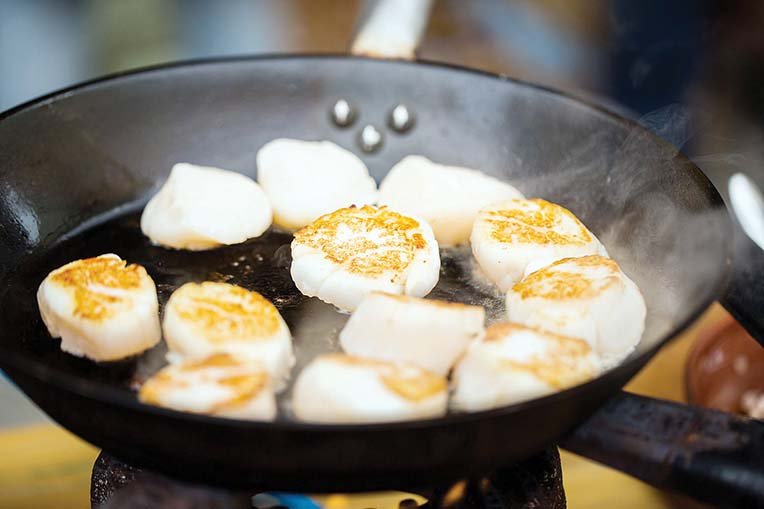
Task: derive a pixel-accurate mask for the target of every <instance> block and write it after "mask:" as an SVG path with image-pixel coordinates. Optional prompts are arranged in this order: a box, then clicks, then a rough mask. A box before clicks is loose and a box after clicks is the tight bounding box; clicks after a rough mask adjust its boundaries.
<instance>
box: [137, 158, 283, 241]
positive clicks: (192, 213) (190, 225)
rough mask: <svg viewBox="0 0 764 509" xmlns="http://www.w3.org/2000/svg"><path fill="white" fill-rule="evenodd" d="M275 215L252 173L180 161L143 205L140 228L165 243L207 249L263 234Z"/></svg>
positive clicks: (152, 237)
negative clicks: (250, 174)
mask: <svg viewBox="0 0 764 509" xmlns="http://www.w3.org/2000/svg"><path fill="white" fill-rule="evenodd" d="M271 218H272V211H271V205H270V203H269V202H268V198H267V196H266V195H265V193H264V192H263V190H262V189H261V188H260V186H259V185H257V183H256V182H255V181H254V180H252V179H251V178H249V177H247V176H245V175H241V174H240V173H236V172H233V171H228V170H222V169H220V168H212V167H207V166H196V165H193V164H188V163H179V164H176V165H175V166H173V168H172V172H171V173H170V177H169V178H168V179H167V181H166V182H165V183H164V185H163V186H162V188H161V189H160V190H159V192H158V193H157V194H156V195H154V197H153V198H151V200H149V202H148V204H147V205H146V208H144V209H143V214H142V215H141V230H142V231H143V233H144V235H146V236H147V237H148V238H149V239H150V240H151V241H152V242H153V243H155V244H158V245H161V246H165V247H169V248H174V249H189V250H204V249H212V248H215V247H218V246H224V245H231V244H238V243H240V242H244V241H245V240H247V239H251V238H255V237H259V236H260V235H262V234H263V233H264V232H265V231H266V230H267V229H268V228H269V227H270V225H271Z"/></svg>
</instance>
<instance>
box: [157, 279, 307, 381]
mask: <svg viewBox="0 0 764 509" xmlns="http://www.w3.org/2000/svg"><path fill="white" fill-rule="evenodd" d="M162 329H163V330H164V337H165V341H166V342H167V347H168V349H169V353H168V360H170V361H171V362H178V361H181V360H183V359H186V358H201V357H206V356H209V355H211V354H213V353H228V354H231V355H233V356H235V357H236V358H241V359H245V358H246V359H250V360H253V361H256V362H259V363H261V364H262V365H263V366H264V367H265V369H266V370H267V371H268V373H269V374H270V376H271V378H272V379H273V380H274V384H275V386H276V388H277V389H281V388H283V386H284V382H285V381H286V379H287V378H288V376H289V371H290V370H291V368H292V366H293V365H294V362H295V359H294V353H293V348H292V336H291V334H290V332H289V328H288V327H287V325H286V323H285V322H284V319H283V318H282V317H281V315H280V314H279V312H278V310H277V309H276V308H275V307H274V306H273V304H271V303H270V302H269V301H268V300H267V299H265V298H264V297H263V296H262V295H260V294H259V293H257V292H254V291H249V290H246V289H244V288H242V287H240V286H236V285H231V284H228V283H216V282H209V281H207V282H204V283H186V284H185V285H183V286H181V287H180V288H178V289H177V290H175V292H173V294H172V295H171V296H170V299H169V300H168V301H167V305H166V306H165V309H164V319H163V322H162Z"/></svg>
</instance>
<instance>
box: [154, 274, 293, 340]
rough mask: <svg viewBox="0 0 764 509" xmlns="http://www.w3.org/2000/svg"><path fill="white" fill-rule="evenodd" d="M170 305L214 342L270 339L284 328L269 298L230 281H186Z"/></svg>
mask: <svg viewBox="0 0 764 509" xmlns="http://www.w3.org/2000/svg"><path fill="white" fill-rule="evenodd" d="M167 305H168V307H172V309H173V311H175V312H176V313H177V314H178V316H179V317H180V318H182V319H183V320H184V321H186V322H187V323H189V324H191V326H192V327H195V328H197V329H198V330H199V331H200V333H201V334H202V335H203V336H204V337H205V338H207V339H208V340H209V341H210V342H212V343H218V342H223V341H235V340H248V339H266V338H268V337H270V336H272V335H273V334H275V333H276V332H277V331H278V329H279V328H280V327H281V320H280V317H279V312H278V310H277V309H276V307H275V306H274V305H273V304H271V303H270V302H268V300H267V299H266V298H265V297H263V296H262V295H260V294H259V293H257V292H253V291H249V290H246V289H244V288H241V287H240V286H236V285H231V284H228V283H215V282H211V281H206V282H204V283H200V284H199V283H186V284H185V285H183V286H181V287H180V288H178V289H177V290H176V291H175V293H173V294H172V297H171V298H170V301H169V302H168V304H167Z"/></svg>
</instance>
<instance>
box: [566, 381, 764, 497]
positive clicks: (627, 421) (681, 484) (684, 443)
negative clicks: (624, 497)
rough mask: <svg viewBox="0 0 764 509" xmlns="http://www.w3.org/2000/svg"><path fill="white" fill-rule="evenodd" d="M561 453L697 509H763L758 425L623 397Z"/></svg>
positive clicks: (762, 441)
mask: <svg viewBox="0 0 764 509" xmlns="http://www.w3.org/2000/svg"><path fill="white" fill-rule="evenodd" d="M560 446H561V447H563V448H565V449H567V450H569V451H570V452H573V453H576V454H578V455H581V456H584V457H586V458H589V459H592V460H594V461H597V462H599V463H602V464H605V465H608V466H610V467H613V468H616V469H618V470H620V471H622V472H625V473H627V474H629V475H632V476H634V477H636V478H638V479H641V480H642V481H644V482H646V483H648V484H650V485H652V486H655V487H657V488H660V489H664V490H669V491H675V492H679V493H683V494H685V495H687V496H689V497H692V498H694V499H697V500H699V501H702V502H707V503H711V504H714V505H719V506H721V507H735V508H743V507H764V422H762V421H756V420H752V419H745V418H743V417H738V416H735V415H732V414H727V413H724V412H720V411H717V410H709V409H705V408H700V407H694V406H689V405H682V404H679V403H673V402H670V401H665V400H659V399H653V398H647V397H644V396H637V395H636V394H631V393H628V392H624V391H622V392H621V393H620V394H619V395H618V396H616V397H614V398H613V399H612V400H611V401H609V402H608V403H607V404H605V405H604V406H603V407H602V408H600V409H599V410H598V411H597V413H595V414H594V415H593V416H592V417H590V418H589V419H588V420H587V421H585V422H584V423H583V424H582V425H580V426H579V427H577V428H576V429H574V430H573V431H572V432H571V433H570V434H568V435H567V436H566V437H564V438H563V440H562V441H561V443H560Z"/></svg>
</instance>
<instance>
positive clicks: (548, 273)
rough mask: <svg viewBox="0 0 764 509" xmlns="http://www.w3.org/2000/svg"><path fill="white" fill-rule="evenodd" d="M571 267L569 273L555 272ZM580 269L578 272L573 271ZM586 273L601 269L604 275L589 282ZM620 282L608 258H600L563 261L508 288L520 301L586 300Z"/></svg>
mask: <svg viewBox="0 0 764 509" xmlns="http://www.w3.org/2000/svg"><path fill="white" fill-rule="evenodd" d="M563 264H572V265H573V267H571V270H565V269H561V268H559V267H560V265H563ZM577 269H580V270H577ZM586 269H603V270H604V271H605V272H606V274H605V275H604V276H602V275H600V276H599V277H597V278H592V277H590V276H589V275H587V274H586ZM619 280H620V269H619V268H618V264H616V263H615V262H614V261H613V260H611V259H610V258H605V257H604V256H600V255H589V256H582V257H579V258H564V259H562V260H558V261H556V262H554V263H552V264H551V265H549V266H547V267H544V268H543V269H539V270H537V271H536V272H533V273H531V274H529V275H528V276H526V277H525V278H524V279H523V280H522V281H520V282H519V283H517V284H516V285H515V286H513V287H512V291H513V292H515V293H518V294H519V295H520V297H521V298H522V299H527V298H541V299H550V300H567V299H588V298H592V297H596V296H597V295H599V294H601V293H602V292H603V291H605V290H606V289H607V288H609V287H610V286H612V285H613V284H615V283H617V282H618V281H619Z"/></svg>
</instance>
